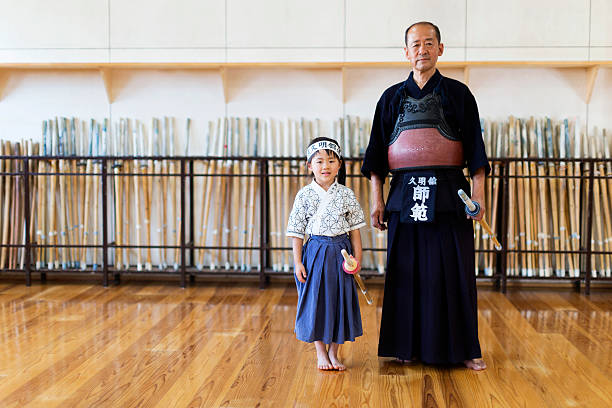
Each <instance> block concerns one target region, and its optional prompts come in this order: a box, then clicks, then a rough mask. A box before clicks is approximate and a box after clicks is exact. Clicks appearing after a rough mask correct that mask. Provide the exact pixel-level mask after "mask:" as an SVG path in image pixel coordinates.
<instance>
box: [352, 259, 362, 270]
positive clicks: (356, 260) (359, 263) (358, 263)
mask: <svg viewBox="0 0 612 408" xmlns="http://www.w3.org/2000/svg"><path fill="white" fill-rule="evenodd" d="M351 258H353V259H354V260H355V262H357V268H356V269H355V272H353V273H359V272H361V262H359V260H358V259H357V258H355V257H354V256H353V255H351Z"/></svg>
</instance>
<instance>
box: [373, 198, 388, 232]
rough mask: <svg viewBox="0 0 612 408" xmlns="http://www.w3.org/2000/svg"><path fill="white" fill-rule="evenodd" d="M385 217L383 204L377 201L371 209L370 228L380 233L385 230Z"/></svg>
mask: <svg viewBox="0 0 612 408" xmlns="http://www.w3.org/2000/svg"><path fill="white" fill-rule="evenodd" d="M384 215H385V204H384V203H383V202H382V201H377V202H376V203H375V204H374V206H373V207H372V213H371V214H370V216H371V217H372V226H373V227H374V228H377V229H379V230H381V231H384V230H386V229H387V225H386V224H385V221H384Z"/></svg>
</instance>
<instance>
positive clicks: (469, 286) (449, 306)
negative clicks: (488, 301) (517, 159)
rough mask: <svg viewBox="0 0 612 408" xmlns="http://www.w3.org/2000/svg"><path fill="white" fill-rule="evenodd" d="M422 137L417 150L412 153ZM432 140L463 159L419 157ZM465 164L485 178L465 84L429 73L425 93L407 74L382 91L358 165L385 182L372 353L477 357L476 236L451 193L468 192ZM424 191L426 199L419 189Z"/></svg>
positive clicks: (433, 359)
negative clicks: (381, 270) (379, 300)
mask: <svg viewBox="0 0 612 408" xmlns="http://www.w3.org/2000/svg"><path fill="white" fill-rule="evenodd" d="M432 129H433V130H432ZM432 131H433V132H434V133H431V132H432ZM427 132H429V133H427ZM432 135H433V136H432ZM423 138H426V139H427V140H428V141H426V142H425V145H424V147H422V148H421V147H419V146H416V147H415V146H414V143H417V144H418V143H420V140H422V139H423ZM396 142H399V143H397V144H395V145H394V143H396ZM402 143H404V146H403V148H398V147H397V146H398V145H401V144H402ZM427 143H430V144H432V143H433V145H430V146H427ZM440 143H441V144H445V143H447V144H448V145H449V146H450V147H448V148H449V149H455V148H456V147H457V146H459V150H458V151H459V152H460V153H461V154H460V156H459V157H461V161H460V162H456V161H452V160H451V159H448V158H447V157H446V156H449V155H448V154H447V153H446V152H445V151H444V149H442V150H440V151H441V152H442V155H443V156H445V157H443V158H441V161H436V160H433V162H431V163H429V162H428V161H427V160H428V159H427V158H425V159H424V160H425V161H423V158H422V157H420V156H418V151H419V150H423V151H426V150H427V149H429V152H430V153H429V154H431V152H435V151H437V150H436V149H437V146H438V145H439V144H440ZM432 146H433V147H432ZM461 150H462V151H461ZM406 152H408V153H406ZM414 152H417V154H416V156H415V155H414ZM453 152H454V153H457V150H453V151H451V153H453ZM454 153H453V154H454ZM402 155H407V156H406V157H408V158H409V159H410V160H409V161H408V162H407V161H406V160H403V157H402ZM410 155H412V156H410ZM451 155H452V154H451ZM415 157H416V161H414V164H415V165H414V166H413V165H411V164H412V163H413V161H411V160H413V159H414V158H415ZM419 160H420V161H419ZM445 160H447V161H448V160H451V161H449V162H447V161H445ZM449 163H450V165H449ZM465 166H467V168H468V170H469V171H470V174H472V175H473V174H474V172H475V171H476V170H478V169H480V168H482V167H484V168H485V172H486V173H489V171H490V167H489V165H488V161H487V157H486V154H485V150H484V143H483V141H482V134H481V129H480V119H479V116H478V110H477V107H476V102H475V100H474V97H473V96H472V94H471V93H470V91H469V89H468V88H467V87H466V86H465V85H463V84H462V83H460V82H458V81H455V80H452V79H450V78H446V77H442V75H441V74H440V73H439V72H438V71H436V73H435V74H434V76H432V78H430V79H429V81H428V82H427V84H426V85H425V87H424V88H423V89H420V88H418V86H417V85H416V84H415V82H414V81H413V79H412V74H410V77H409V78H408V79H407V80H406V81H405V82H403V83H399V84H396V85H394V86H392V87H391V88H389V89H387V90H386V91H385V92H384V94H383V95H382V97H381V99H380V100H379V102H378V105H377V107H376V113H375V116H374V120H373V124H372V133H371V136H370V143H369V145H368V149H367V151H366V154H365V159H364V163H363V167H362V172H363V174H364V175H365V176H366V177H370V174H371V173H375V174H377V175H379V176H381V178H383V179H384V178H385V177H386V175H387V174H388V173H389V171H390V170H391V173H392V175H393V177H392V181H391V188H390V192H389V197H388V198H387V204H386V207H385V215H386V219H387V223H388V228H389V230H388V243H387V273H386V277H385V292H384V301H383V311H382V320H381V328H380V339H379V347H378V355H379V356H382V357H396V358H399V359H402V360H410V359H413V358H416V359H418V360H421V361H423V362H425V363H433V364H449V363H450V364H452V363H460V362H463V361H464V360H469V359H473V358H479V357H481V351H480V344H479V341H478V320H477V305H476V279H475V274H474V262H475V261H474V233H473V229H472V221H471V220H468V219H466V216H465V213H464V205H463V204H462V203H461V200H460V199H459V197H458V195H457V190H458V189H459V188H462V189H463V190H465V191H466V192H468V194H469V191H470V189H469V183H468V182H467V180H466V179H465V177H464V176H463V171H462V168H463V167H465ZM422 187H426V190H427V193H426V194H425V196H423V194H422V192H421V191H418V192H417V188H422ZM419 200H420V201H419ZM428 200H429V201H428ZM427 204H429V207H430V208H429V209H428V210H427V211H426V210H425V209H426V208H427V207H428V206H427ZM419 205H421V207H419ZM419 209H422V211H418V210H419ZM426 212H427V214H426Z"/></svg>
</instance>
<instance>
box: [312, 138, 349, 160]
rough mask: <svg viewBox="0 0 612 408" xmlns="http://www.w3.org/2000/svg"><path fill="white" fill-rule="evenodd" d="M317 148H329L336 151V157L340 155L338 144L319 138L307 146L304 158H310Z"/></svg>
mask: <svg viewBox="0 0 612 408" xmlns="http://www.w3.org/2000/svg"><path fill="white" fill-rule="evenodd" d="M319 150H331V151H333V152H334V153H336V154H337V155H338V157H342V155H341V154H340V146H338V145H337V144H336V143H335V142H332V141H330V140H321V141H318V142H316V143H313V144H311V145H310V146H308V149H307V150H306V160H310V158H311V157H312V156H313V155H314V154H315V153H316V152H318V151H319Z"/></svg>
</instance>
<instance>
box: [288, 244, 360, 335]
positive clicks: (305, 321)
mask: <svg viewBox="0 0 612 408" xmlns="http://www.w3.org/2000/svg"><path fill="white" fill-rule="evenodd" d="M342 249H346V250H347V251H348V252H349V253H351V252H352V250H351V242H350V241H349V239H348V236H347V235H339V236H335V237H326V236H320V235H314V236H311V237H310V238H309V239H308V241H307V242H306V243H305V244H304V248H303V251H302V263H303V264H304V267H305V269H306V274H307V278H306V283H302V282H300V281H298V280H297V277H296V279H295V283H296V285H297V291H298V306H297V315H296V319H295V334H296V337H297V339H298V340H302V341H305V342H308V343H312V342H313V341H322V342H323V343H325V344H331V343H338V344H342V343H344V342H345V341H355V338H357V337H359V336H361V335H362V334H363V330H362V327H361V314H360V311H359V299H358V296H357V290H356V288H355V283H354V279H353V277H352V276H351V275H349V274H347V273H346V272H344V270H343V269H342V262H343V260H344V259H343V258H342V254H341V252H340V251H341V250H342Z"/></svg>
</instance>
